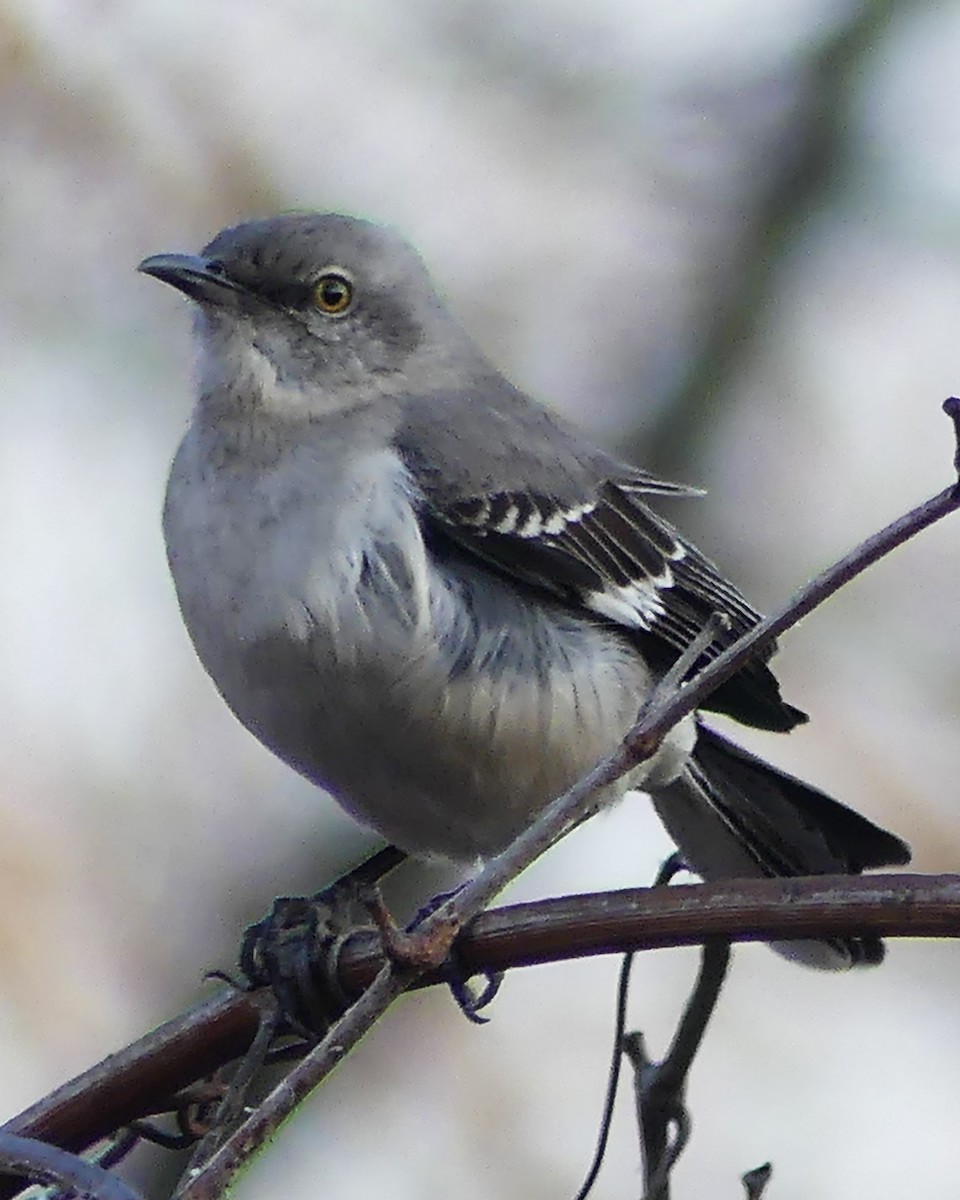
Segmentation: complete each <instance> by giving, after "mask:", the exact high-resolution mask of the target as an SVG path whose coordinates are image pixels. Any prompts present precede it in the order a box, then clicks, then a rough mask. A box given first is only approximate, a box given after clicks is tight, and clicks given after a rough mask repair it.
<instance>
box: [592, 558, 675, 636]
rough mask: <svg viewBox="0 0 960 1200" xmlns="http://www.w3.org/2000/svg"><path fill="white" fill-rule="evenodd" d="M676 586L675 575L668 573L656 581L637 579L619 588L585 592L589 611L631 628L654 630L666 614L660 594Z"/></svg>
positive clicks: (611, 587)
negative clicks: (674, 583)
mask: <svg viewBox="0 0 960 1200" xmlns="http://www.w3.org/2000/svg"><path fill="white" fill-rule="evenodd" d="M671 587H673V576H672V574H671V573H670V571H669V570H665V571H664V573H663V574H662V575H658V576H657V577H656V578H655V579H638V580H634V581H633V582H632V583H628V584H625V585H620V586H608V587H605V588H604V589H603V590H602V591H601V590H599V589H598V590H596V591H592V592H586V593H584V597H583V602H584V604H585V605H586V607H587V608H590V609H592V610H593V611H594V612H595V613H599V614H600V616H601V617H607V618H608V619H609V620H611V621H616V623H617V624H618V625H626V626H627V627H628V628H630V629H651V628H652V627H653V625H655V624H656V621H657V619H658V618H659V617H662V616H663V614H664V612H665V611H666V606H665V604H664V602H663V597H662V596H661V595H660V593H661V591H663V590H665V589H666V588H671Z"/></svg>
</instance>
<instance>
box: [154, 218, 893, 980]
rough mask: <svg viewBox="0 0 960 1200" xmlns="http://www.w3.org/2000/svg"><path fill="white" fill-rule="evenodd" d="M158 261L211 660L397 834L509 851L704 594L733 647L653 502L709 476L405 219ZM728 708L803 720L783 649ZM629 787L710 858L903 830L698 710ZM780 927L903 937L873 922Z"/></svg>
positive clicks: (850, 950)
mask: <svg viewBox="0 0 960 1200" xmlns="http://www.w3.org/2000/svg"><path fill="white" fill-rule="evenodd" d="M140 270H141V271H143V272H145V273H146V274H148V275H152V276H154V277H156V278H157V279H160V280H162V281H163V282H165V283H169V284H171V285H172V286H173V287H175V288H177V289H178V290H179V291H181V292H183V293H184V294H185V295H187V296H188V297H189V298H190V299H191V300H193V301H194V302H195V303H196V306H197V320H196V337H197V343H198V348H199V362H198V389H199V395H198V399H197V404H196V408H195V410H194V414H193V420H192V423H191V426H190V428H189V430H188V432H187V434H186V436H185V438H184V440H183V442H182V444H181V446H180V449H179V451H178V453H177V456H176V459H175V461H174V464H173V469H172V471H171V475H170V482H169V485H168V490H167V497H166V506H165V510H164V531H165V534H166V542H167V550H168V555H169V560H170V567H171V570H172V572H173V578H174V581H175V583H176V589H177V594H178V597H179V601H180V607H181V609H182V612H183V618H184V621H185V622H186V625H187V629H188V630H189V632H190V636H191V638H192V639H193V644H194V646H195V647H196V650H197V653H198V655H199V656H200V660H201V662H202V663H203V665H204V666H205V667H206V669H207V671H208V672H209V673H210V675H211V677H212V678H213V681H214V683H215V684H216V685H217V687H218V688H219V690H220V692H221V694H222V695H223V698H224V699H225V700H226V702H227V704H228V705H229V706H230V708H231V709H232V710H233V711H234V713H235V714H236V715H237V716H238V717H239V719H240V720H241V721H242V722H243V724H244V725H245V726H246V727H247V728H248V729H249V730H250V731H251V732H252V733H254V734H255V735H256V736H257V737H258V738H259V739H260V740H261V741H262V742H263V743H264V744H265V745H267V746H268V747H269V748H270V749H271V750H273V751H274V752H275V753H276V754H278V755H279V756H280V757H281V758H282V759H283V760H284V761H285V762H287V763H289V764H290V765H291V766H292V767H294V768H295V769H296V770H297V771H299V772H301V773H302V774H303V775H305V776H306V777H307V778H308V779H310V780H312V781H313V782H314V783H316V784H319V785H320V786H322V787H324V788H326V789H327V790H328V791H330V792H331V793H332V794H333V796H335V797H336V799H337V800H338V801H339V802H340V803H341V804H342V805H343V807H344V808H346V809H347V811H348V812H350V813H352V814H353V815H354V816H355V817H357V818H358V819H359V820H361V821H363V822H364V823H366V824H368V825H371V826H373V827H374V828H375V829H376V830H378V831H379V832H380V833H381V834H382V835H383V836H384V837H386V838H389V839H390V840H391V841H392V842H394V843H395V844H397V845H399V846H400V847H402V848H403V849H405V850H408V851H410V852H412V853H413V854H420V855H423V854H428V855H438V856H443V857H445V858H448V859H453V860H460V861H470V860H476V859H477V858H482V857H484V856H489V855H491V854H494V853H496V852H497V851H499V850H501V849H502V848H503V847H504V846H505V845H507V843H509V842H510V841H511V839H513V838H514V837H515V836H516V835H517V834H518V833H519V832H520V831H521V830H523V829H524V828H525V827H526V826H527V825H528V824H529V823H530V821H531V820H532V819H533V818H534V816H535V815H536V813H537V812H538V810H540V809H541V808H542V807H543V806H544V805H546V804H547V803H548V802H549V801H551V800H552V799H553V798H554V797H556V796H557V795H559V794H560V793H561V792H562V791H564V790H565V789H566V788H567V787H569V786H570V785H571V784H572V783H573V782H574V781H575V780H576V779H578V778H579V777H580V776H581V775H583V774H584V773H585V772H586V771H587V769H588V768H589V767H590V766H592V765H593V764H594V762H595V761H596V760H597V759H599V758H600V757H601V756H602V755H604V754H606V753H608V752H609V751H611V750H613V749H614V748H615V747H616V746H617V744H618V743H619V742H620V740H621V738H622V737H623V735H624V734H625V733H626V731H627V730H628V729H629V727H630V726H631V725H632V723H633V722H634V720H635V718H636V715H637V711H638V708H639V706H640V704H641V702H642V700H643V699H644V697H645V696H646V695H647V693H648V692H649V690H650V687H651V685H652V683H653V681H655V680H656V678H658V676H659V675H661V674H662V673H663V672H664V671H665V670H666V669H667V667H668V666H669V665H670V663H671V662H672V661H674V660H675V659H676V658H677V656H678V654H679V653H680V652H681V651H682V649H683V648H684V647H685V646H686V645H687V644H688V643H689V642H690V641H691V640H692V639H693V638H694V637H695V636H696V634H697V633H698V632H699V631H700V629H701V628H702V627H703V625H704V623H705V622H706V621H707V619H708V618H709V617H710V615H711V614H712V613H714V612H719V613H721V614H723V615H724V616H725V618H726V626H727V627H726V630H725V631H724V632H723V633H721V634H720V635H719V636H718V638H717V639H716V642H715V644H714V646H713V647H712V648H711V651H710V653H711V654H713V653H717V652H718V651H719V649H721V648H722V647H723V646H725V645H727V644H729V642H731V641H732V640H734V639H735V638H736V637H737V636H738V635H739V634H741V633H742V632H743V631H744V630H746V629H748V628H749V627H750V626H751V625H753V624H754V622H755V621H756V620H757V619H758V616H757V613H756V612H755V611H754V610H753V609H752V608H751V607H750V605H749V604H748V603H747V602H746V600H745V599H744V598H743V597H742V596H741V595H740V593H739V592H738V591H737V589H736V588H735V587H734V586H733V585H732V584H731V583H728V582H727V581H726V580H725V579H724V578H723V576H722V575H720V574H719V573H718V571H717V569H716V568H715V567H714V566H713V564H712V563H711V562H709V561H708V560H707V559H706V558H705V557H704V556H703V555H702V554H701V553H700V552H699V551H698V550H697V549H696V548H695V547H694V546H693V545H691V543H690V542H688V541H686V540H685V539H684V538H683V536H682V535H681V534H679V533H678V532H677V531H676V530H675V529H673V527H672V526H671V525H669V524H668V523H667V522H666V521H665V520H664V519H663V518H662V517H660V516H659V515H658V514H657V513H656V512H654V511H653V509H652V508H650V507H649V506H648V501H650V500H655V499H656V498H657V497H660V496H678V495H685V494H691V492H692V489H689V488H685V487H682V486H679V485H677V484H672V483H664V482H662V481H660V480H658V479H655V478H654V477H653V476H652V475H650V474H648V473H647V472H646V471H643V470H640V469H639V468H637V467H633V466H630V465H628V464H627V463H624V462H621V461H618V460H617V459H616V458H614V457H612V456H611V455H609V454H607V453H605V452H604V451H603V450H600V449H598V448H596V447H595V446H594V445H593V444H592V443H591V442H590V440H589V439H588V438H587V437H586V436H585V435H584V434H583V433H582V432H580V431H579V430H578V429H576V428H575V427H573V426H572V425H570V424H568V423H567V422H565V421H563V420H561V419H560V418H559V417H557V416H554V415H553V414H551V413H549V412H548V411H547V410H546V409H545V408H543V407H541V406H540V405H539V404H538V403H536V402H535V401H533V400H531V399H530V398H529V397H528V396H526V395H524V394H523V393H522V392H521V391H518V389H517V388H515V387H514V386H513V384H511V383H510V382H509V380H507V379H506V378H504V376H503V375H502V374H500V372H499V371H498V370H497V369H496V368H495V367H494V366H493V365H492V364H491V363H490V362H489V361H488V360H487V359H486V358H485V357H484V355H483V354H482V353H481V351H480V350H479V349H478V348H477V346H476V345H475V344H474V342H473V341H472V340H471V339H470V337H469V336H468V335H467V334H466V333H465V332H464V330H463V329H462V328H461V327H460V325H458V324H457V322H456V321H455V320H454V318H453V317H452V316H451V315H450V314H449V313H448V311H447V309H446V308H445V307H444V305H443V303H442V302H441V300H440V299H439V298H438V296H437V293H436V291H435V290H434V288H433V285H432V284H431V281H430V278H429V276H428V275H427V272H426V270H425V269H424V267H423V265H422V263H421V262H420V260H419V258H418V257H417V255H416V254H415V253H414V251H413V250H412V249H411V248H410V247H409V246H408V245H406V243H405V242H403V241H402V240H401V239H400V238H399V237H397V236H396V235H395V234H393V233H392V232H389V231H388V230H385V229H382V228H380V227H378V226H376V225H373V224H370V223H368V222H365V221H360V220H355V219H353V218H350V217H345V216H337V215H322V214H302V215H286V216H280V217H276V218H273V219H269V220H262V221H251V222H249V223H247V224H243V225H238V226H236V227H235V228H231V229H226V230H224V231H223V232H222V233H220V234H218V235H217V236H216V237H215V238H214V239H213V241H212V242H210V244H209V245H208V246H206V247H205V249H204V250H203V251H202V253H201V254H200V255H199V256H194V255H184V254H160V255H156V256H154V257H152V258H148V259H146V260H145V261H144V262H143V263H141V264H140ZM767 657H769V655H768V656H767ZM708 707H709V708H710V709H711V710H712V711H715V712H721V713H725V714H727V715H729V716H731V717H734V718H736V719H737V720H739V721H741V722H743V723H744V724H746V725H752V726H755V727H757V728H760V729H771V730H780V731H784V732H785V731H787V730H789V729H792V728H793V727H794V726H795V725H797V724H799V723H800V722H801V721H804V720H805V719H806V718H805V716H804V714H803V713H801V712H800V711H799V710H797V709H796V708H793V707H791V706H790V705H789V704H787V703H785V702H784V701H783V700H782V699H781V697H780V690H779V687H778V685H777V682H776V680H775V679H774V677H773V675H772V674H771V672H770V670H769V669H768V667H767V665H766V663H765V662H764V661H761V660H756V661H754V662H752V663H751V664H750V665H749V666H747V667H745V668H744V669H743V670H742V671H741V672H740V673H739V674H738V675H736V676H735V677H734V678H732V679H731V680H729V681H728V682H727V683H725V684H724V685H723V686H722V687H720V688H719V689H718V690H717V691H716V692H715V693H714V695H713V696H712V697H711V699H710V702H709V706H708ZM630 787H642V788H643V789H644V790H647V791H649V792H650V794H651V795H652V797H653V802H654V804H655V806H656V809H657V812H658V813H659V815H660V817H661V819H662V820H663V823H664V825H665V826H666V828H667V830H668V831H669V833H670V835H671V836H672V837H673V838H674V840H675V841H676V842H677V844H678V846H679V848H680V851H681V853H682V855H683V857H684V859H685V860H686V862H687V863H688V864H689V865H690V867H691V868H692V869H693V870H695V871H696V872H698V873H699V874H700V875H701V876H703V877H704V878H705V879H708V880H709V879H717V878H728V877H748V876H770V875H805V874H818V873H830V872H859V871H861V870H863V869H864V868H867V867H877V866H883V865H887V864H893V863H904V862H906V861H907V860H908V858H909V850H908V848H907V847H906V846H905V845H904V843H903V842H902V841H900V839H899V838H897V837H895V836H894V835H892V834H890V833H887V832H886V831H884V830H882V829H880V828H878V827H877V826H875V825H873V824H872V823H871V822H869V821H868V820H866V819H865V818H864V817H862V816H860V815H858V814H857V813H855V812H853V811H852V810H850V809H848V808H845V807H844V806H842V805H840V804H838V803H837V802H836V801H834V800H831V799H830V798H829V797H828V796H826V795H824V794H823V793H822V792H819V791H816V790H815V789H814V788H811V787H809V786H808V785H807V784H805V783H802V782H801V781H799V780H797V779H794V778H792V777H790V776H787V775H784V774H782V773H781V772H779V771H777V770H776V769H775V768H774V767H771V766H769V765H768V764H767V763H765V762H763V761H761V760H760V759H757V758H755V757H754V756H753V755H750V754H748V753H746V752H745V751H744V750H741V749H740V748H739V747H737V746H735V745H733V744H732V743H731V742H729V741H728V740H727V739H726V738H725V737H722V736H721V735H720V734H719V733H717V732H715V731H714V730H712V729H710V728H709V727H708V726H707V725H706V724H704V723H703V721H702V720H701V718H700V717H699V716H697V717H696V718H688V719H687V720H686V721H684V722H683V723H682V724H680V725H679V726H678V727H677V728H676V729H674V731H673V732H672V733H671V735H670V736H669V737H668V738H667V740H666V741H665V742H664V744H663V747H662V748H661V749H660V751H659V752H658V754H657V755H656V756H655V757H654V758H653V759H652V760H650V761H649V762H647V763H644V764H643V765H642V766H641V767H639V768H637V770H636V771H635V772H634V774H633V775H632V776H631V777H629V778H628V779H626V780H624V781H623V783H622V785H621V787H620V788H618V789H617V794H620V793H621V792H622V791H625V790H627V788H630ZM613 798H614V797H613V796H611V797H609V799H613ZM780 949H782V950H783V951H784V952H786V953H788V954H789V955H790V956H791V957H793V958H799V959H801V960H802V961H805V962H807V963H809V964H811V965H818V966H845V965H850V964H853V963H861V962H863V963H873V962H878V961H879V960H880V959H881V957H882V954H883V945H882V943H881V942H880V940H879V939H878V938H876V937H872V936H864V937H858V936H852V937H848V938H843V939H839V938H838V939H833V940H832V941H830V942H829V943H827V942H823V943H793V944H788V945H785V946H783V947H780Z"/></svg>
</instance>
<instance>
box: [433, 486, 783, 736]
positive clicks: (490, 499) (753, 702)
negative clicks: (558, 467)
mask: <svg viewBox="0 0 960 1200" xmlns="http://www.w3.org/2000/svg"><path fill="white" fill-rule="evenodd" d="M689 490H690V489H684V488H680V487H679V486H677V485H671V484H665V483H661V482H659V481H657V480H655V479H653V478H652V477H650V476H647V475H645V474H643V473H642V472H637V473H636V474H634V475H630V476H625V477H623V478H614V479H606V480H603V481H601V482H599V483H598V484H597V485H596V487H595V488H594V489H593V491H589V490H588V489H586V488H584V489H583V490H582V495H581V496H580V498H579V500H578V501H577V502H573V503H571V502H570V500H569V499H564V500H560V499H558V498H557V497H554V496H550V495H548V494H546V493H541V492H535V491H524V490H515V491H501V492H497V493H495V494H491V495H486V496H477V495H468V496H464V497H456V498H454V497H451V496H450V495H449V494H448V495H446V496H444V497H443V500H442V502H438V500H439V498H438V497H437V496H435V495H434V496H431V495H430V494H429V492H428V494H427V501H428V506H429V507H428V512H427V518H428V523H429V524H430V525H431V526H432V528H433V530H434V532H435V533H438V534H439V535H440V537H441V539H447V540H448V541H449V542H452V543H454V544H455V545H456V546H458V547H459V548H461V549H462V550H465V551H467V552H469V553H471V554H474V555H477V556H479V557H481V558H483V559H484V560H486V561H487V562H488V563H490V564H492V565H494V566H495V567H496V568H497V569H498V570H500V571H502V572H505V573H506V574H509V575H510V576H512V577H513V578H515V579H517V580H521V581H523V582H524V583H526V584H528V585H531V586H533V587H536V588H539V589H543V590H545V591H547V592H550V593H551V594H552V595H554V596H555V597H557V598H560V599H562V600H563V601H564V602H566V603H568V604H570V605H571V606H575V607H577V608H580V609H582V610H586V611H587V612H589V613H590V614H592V615H593V616H595V617H597V618H599V619H603V620H606V621H610V622H612V623H614V624H616V625H618V626H620V627H621V628H623V629H624V631H626V632H628V633H629V634H630V635H631V636H632V637H634V638H635V639H636V640H637V641H638V643H639V644H640V646H641V648H642V650H643V652H644V653H645V654H646V655H647V657H648V658H650V659H651V661H652V662H653V663H654V664H655V665H656V666H659V667H662V668H666V667H667V666H668V665H669V663H671V662H672V661H674V660H675V659H676V657H677V655H678V654H679V652H680V651H681V650H683V649H684V647H686V646H687V645H688V643H689V642H690V641H691V640H692V639H693V638H694V637H695V636H696V635H697V634H698V633H699V631H700V630H701V628H702V627H703V625H704V623H705V622H706V620H707V618H708V617H709V616H710V615H711V613H713V612H720V613H722V614H723V615H724V616H725V617H726V618H727V622H728V628H727V629H726V630H725V631H724V632H723V633H721V634H720V635H719V636H718V637H717V639H716V641H715V643H714V644H713V646H711V647H710V649H709V651H708V652H707V653H706V654H705V655H704V661H706V660H708V659H710V658H713V657H715V656H716V655H717V654H718V653H719V652H720V651H721V650H722V649H724V648H725V647H726V646H727V645H729V644H730V643H731V642H733V641H735V640H736V639H737V638H738V637H739V636H740V635H741V634H743V633H744V632H745V631H746V630H747V629H749V628H751V627H752V626H753V625H754V624H756V622H757V620H758V619H759V616H758V614H757V613H756V612H755V611H754V610H753V609H752V608H751V607H750V605H749V604H748V603H747V602H746V600H745V599H744V598H743V597H742V596H741V595H740V593H739V592H738V591H737V589H736V588H735V587H734V586H733V585H732V584H730V583H728V582H727V581H726V580H725V579H724V578H723V577H722V576H721V575H720V574H719V572H718V571H717V569H716V568H715V567H714V566H713V564H712V563H711V562H710V561H709V560H708V559H706V558H705V557H704V556H703V555H702V554H701V553H700V552H699V551H698V550H697V549H696V548H695V547H694V546H692V545H691V544H690V543H689V542H686V541H685V540H684V539H683V538H682V537H681V536H680V535H679V534H678V533H677V532H676V531H675V530H674V529H673V528H672V527H671V526H670V525H669V524H668V523H667V522H666V521H664V520H663V519H662V518H661V517H659V516H658V515H657V514H656V513H654V512H653V511H652V510H651V509H649V508H648V507H647V506H646V504H645V503H644V502H643V500H642V499H641V497H642V496H644V495H647V494H660V495H664V494H678V493H679V494H683V493H684V492H687V493H689ZM771 653H772V648H771V650H770V651H768V652H767V653H766V654H765V655H764V656H762V657H761V658H758V659H756V660H754V661H753V662H751V663H750V664H749V665H748V666H747V667H745V668H744V669H743V670H742V671H740V672H739V674H737V675H736V676H735V677H734V678H733V679H731V680H729V681H728V682H727V683H726V684H724V685H723V686H722V687H720V688H719V689H718V690H717V691H716V692H715V693H714V695H713V696H712V697H711V699H710V701H709V703H708V704H707V705H706V706H705V707H707V708H709V709H712V710H713V711H716V712H724V713H728V714H729V715H730V716H733V717H734V718H736V719H737V720H740V721H743V722H745V723H746V724H750V725H755V726H758V727H759V728H763V729H775V730H788V729H791V728H793V726H795V725H797V724H799V723H800V722H801V721H803V720H805V717H804V714H803V713H801V712H800V711H799V710H798V709H795V708H793V707H791V706H790V705H788V704H786V703H785V702H784V701H783V700H782V699H781V697H780V689H779V686H778V685H777V682H776V679H775V678H774V676H773V675H772V673H771V672H770V671H769V669H768V668H767V667H766V665H765V662H766V660H767V659H768V658H769V657H770V654H771Z"/></svg>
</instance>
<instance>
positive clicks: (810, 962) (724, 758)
mask: <svg viewBox="0 0 960 1200" xmlns="http://www.w3.org/2000/svg"><path fill="white" fill-rule="evenodd" d="M653 802H654V806H655V807H656V810H657V812H658V814H659V816H660V819H661V820H662V821H663V823H664V825H665V826H666V829H667V832H668V833H669V834H670V836H671V837H672V838H673V840H674V841H675V842H676V843H677V847H678V848H679V850H680V853H681V854H682V856H683V858H684V859H685V860H686V862H687V864H688V866H689V867H690V868H691V869H692V870H693V871H695V872H696V873H697V874H698V875H700V876H701V877H702V878H704V879H706V880H719V879H751V878H753V879H755V878H757V877H769V876H791V875H832V874H841V873H844V874H859V873H860V872H861V871H864V870H866V869H867V868H869V867H886V866H899V865H902V864H903V863H907V862H909V861H910V847H909V846H907V844H906V843H905V842H903V841H901V840H900V838H898V837H896V836H895V835H894V834H892V833H888V832H887V831H886V830H885V829H881V828H880V827H879V826H877V825H874V824H873V822H872V821H868V820H867V818H866V817H862V816H860V814H859V813H857V812H854V811H853V809H851V808H847V807H846V806H845V805H843V804H840V803H839V802H838V801H836V800H832V799H831V798H830V797H829V796H827V795H825V794H824V793H823V792H820V791H817V789H816V788H813V787H811V786H810V785H809V784H807V783H804V782H803V781H802V780H800V779H795V778H794V777H793V776H792V775H787V774H785V773H784V772H782V771H778V770H777V769H776V768H775V767H771V766H770V765H769V763H766V762H764V761H763V759H760V758H757V757H756V756H755V755H753V754H749V753H748V752H747V751H746V750H742V749H741V748H740V747H739V746H736V745H734V743H733V742H730V741H728V740H727V739H726V738H725V737H721V735H720V734H718V733H716V732H715V731H714V730H712V729H709V728H707V727H706V726H705V725H700V727H699V731H698V736H697V744H696V747H695V748H694V751H693V755H692V756H691V759H690V761H689V763H688V764H687V766H686V768H685V769H684V772H683V774H682V775H681V776H680V777H679V778H678V779H677V780H676V781H675V782H673V783H671V784H668V785H667V786H665V787H662V788H657V790H656V791H655V792H654V793H653ZM773 948H774V949H775V950H777V951H778V952H779V953H781V954H783V955H784V956H785V957H787V958H790V959H793V960H794V961H796V962H802V963H805V964H806V965H807V966H812V967H820V968H824V969H833V970H837V969H842V968H844V967H851V966H859V965H873V964H875V963H879V962H881V961H882V959H883V954H884V945H883V942H882V941H881V940H880V938H879V937H876V936H874V935H870V934H867V935H864V936H851V937H843V938H833V939H830V940H829V941H823V942H778V943H775V944H774V947H773Z"/></svg>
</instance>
